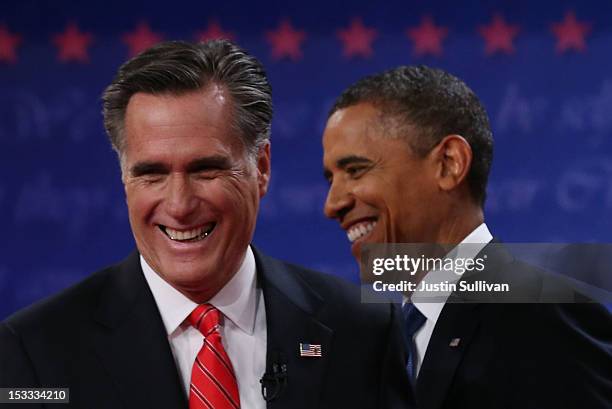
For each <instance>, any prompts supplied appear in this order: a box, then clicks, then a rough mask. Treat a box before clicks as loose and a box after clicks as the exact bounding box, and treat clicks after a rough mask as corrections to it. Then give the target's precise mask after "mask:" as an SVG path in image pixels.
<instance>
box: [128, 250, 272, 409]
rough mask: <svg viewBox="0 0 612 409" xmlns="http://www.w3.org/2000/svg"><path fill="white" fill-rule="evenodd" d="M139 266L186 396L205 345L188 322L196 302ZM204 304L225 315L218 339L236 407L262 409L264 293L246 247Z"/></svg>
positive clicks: (146, 268) (147, 268)
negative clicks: (231, 274)
mask: <svg viewBox="0 0 612 409" xmlns="http://www.w3.org/2000/svg"><path fill="white" fill-rule="evenodd" d="M140 265H141V266H142V271H143V272H144V276H145V278H146V280H147V283H148V284H149V287H150V288H151V292H152V293H153V297H154V298H155V302H156V303H157V308H158V309H159V312H160V314H161V318H162V321H163V323H164V326H165V327H166V332H167V333H168V342H169V343H170V347H171V349H172V354H173V355H174V360H175V362H176V365H177V368H178V370H179V374H180V377H181V381H182V383H183V387H184V388H185V393H186V395H187V396H189V387H190V383H191V369H192V367H193V363H194V362H195V358H196V355H197V354H198V352H199V351H200V349H201V348H202V344H203V342H204V337H203V336H202V334H201V333H200V331H198V330H197V329H195V328H194V327H192V326H191V325H190V324H189V321H187V317H188V316H189V314H191V312H192V311H193V309H194V308H195V307H197V304H196V303H194V302H193V301H191V300H190V299H189V298H187V297H185V296H184V295H183V294H182V293H180V292H179V291H178V290H176V289H175V288H174V287H172V286H171V285H170V284H168V283H167V282H166V281H165V280H163V279H162V278H161V277H160V276H159V275H158V274H156V273H155V271H153V269H152V268H151V267H150V266H149V265H148V264H147V262H146V261H145V260H144V258H143V257H142V256H140ZM208 303H209V304H212V305H213V306H215V307H216V308H217V309H218V310H219V311H220V312H221V313H222V314H223V316H224V319H223V320H222V321H223V322H222V326H221V328H220V334H221V340H222V343H223V347H224V348H225V350H226V352H227V355H228V356H229V358H230V360H231V361H232V366H233V367H234V372H235V374H236V378H237V382H238V392H239V394H240V406H241V407H242V408H245V409H250V408H254V409H265V407H266V402H265V400H264V399H263V397H262V395H261V385H260V383H259V380H260V379H261V377H262V376H263V374H264V372H265V370H266V342H267V334H266V311H265V306H264V300H263V293H262V291H261V288H258V287H257V275H256V271H255V257H254V255H253V251H252V250H251V248H250V247H249V248H247V252H246V255H245V257H244V261H243V263H242V265H241V266H240V269H239V270H238V271H237V272H236V274H235V275H234V277H232V279H231V280H230V281H229V282H228V283H227V284H226V285H225V286H224V287H223V288H222V289H221V290H220V291H219V292H218V293H217V294H216V295H215V296H214V297H213V298H211V299H210V301H209V302H208Z"/></svg>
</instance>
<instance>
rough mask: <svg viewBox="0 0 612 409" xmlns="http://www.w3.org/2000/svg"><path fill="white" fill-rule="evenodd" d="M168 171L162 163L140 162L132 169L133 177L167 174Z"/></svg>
mask: <svg viewBox="0 0 612 409" xmlns="http://www.w3.org/2000/svg"><path fill="white" fill-rule="evenodd" d="M167 172H168V169H167V167H166V166H164V165H163V164H162V163H160V162H138V163H136V164H134V166H132V168H131V169H130V174H131V175H132V176H133V177H138V176H142V175H151V174H162V173H167Z"/></svg>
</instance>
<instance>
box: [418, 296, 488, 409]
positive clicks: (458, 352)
mask: <svg viewBox="0 0 612 409" xmlns="http://www.w3.org/2000/svg"><path fill="white" fill-rule="evenodd" d="M478 307H479V305H478V304H453V303H447V304H446V305H445V306H444V308H443V309H442V312H441V314H440V317H439V318H438V321H437V323H436V327H435V328H434V332H433V334H432V336H431V339H430V341H429V344H428V346H427V351H426V353H425V358H424V360H423V364H422V366H421V369H420V371H419V375H418V377H417V384H416V396H417V401H418V407H420V408H424V409H438V408H440V407H441V406H442V404H443V402H444V399H445V398H446V395H447V393H448V389H449V388H450V386H451V383H452V380H453V375H454V374H455V371H456V369H457V366H458V365H459V363H460V361H461V358H462V357H463V354H464V353H465V351H466V349H467V346H468V345H469V343H470V342H471V340H472V337H473V335H474V333H475V332H476V329H477V328H478V324H479V316H478V313H477V309H478Z"/></svg>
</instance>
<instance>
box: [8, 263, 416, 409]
mask: <svg viewBox="0 0 612 409" xmlns="http://www.w3.org/2000/svg"><path fill="white" fill-rule="evenodd" d="M255 258H256V263H257V271H258V283H259V285H261V286H262V290H263V294H264V300H265V307H266V317H267V337H268V338H267V366H268V371H270V370H271V365H272V363H273V362H271V361H273V360H275V359H282V360H283V361H284V363H286V369H287V370H286V375H287V384H286V386H285V387H284V388H282V390H281V391H280V393H279V396H278V397H277V399H276V400H274V401H272V402H269V403H268V408H283V409H284V408H304V409H312V408H330V409H331V408H334V409H336V408H344V407H346V408H349V407H350V408H376V409H378V408H387V407H389V408H391V407H393V408H405V407H408V406H409V403H408V402H409V401H410V400H411V396H410V390H409V387H408V386H407V385H408V383H407V382H408V380H407V377H406V375H405V372H404V368H403V362H404V357H402V356H401V355H400V354H401V353H402V352H401V349H402V348H401V342H402V341H401V334H400V332H399V327H398V324H397V322H398V321H397V317H396V310H395V307H393V306H391V305H389V304H386V305H374V304H362V303H360V295H359V291H358V289H357V288H356V287H354V286H352V285H350V284H347V283H345V282H343V281H341V280H339V279H337V278H334V277H332V276H328V275H324V274H321V273H317V272H313V271H308V270H305V269H303V268H300V267H297V266H293V265H289V264H286V263H283V262H280V261H278V260H275V259H272V258H269V257H266V256H264V255H262V254H261V253H259V252H257V251H255ZM299 343H312V344H320V345H321V347H322V355H323V356H322V357H321V358H314V357H310V358H305V357H302V358H301V357H300V356H299ZM279 356H282V358H278V357H279ZM9 386H10V387H15V386H16V387H40V386H45V387H69V388H70V405H69V406H66V405H62V406H61V407H72V408H84V409H85V408H86V409H96V408H113V409H115V408H126V409H127V408H130V409H132V408H147V409H152V408H160V409H161V408H164V409H168V408H186V407H187V402H186V398H185V396H184V391H183V388H182V387H181V383H180V380H179V376H178V372H177V369H176V366H175V362H174V359H173V356H172V353H171V350H170V347H169V343H168V341H167V335H166V331H165V329H164V326H163V323H162V321H161V318H160V315H159V312H158V310H157V306H156V304H155V301H154V299H153V296H152V294H151V292H150V290H149V287H148V286H147V284H146V281H145V279H144V276H143V274H142V271H141V268H140V263H139V259H138V254H137V253H136V252H134V253H133V254H131V255H130V256H129V257H128V258H127V259H126V260H125V261H124V262H122V263H120V264H118V265H116V266H113V267H110V268H107V269H105V270H102V271H99V272H97V273H95V274H93V275H92V276H90V277H89V278H87V279H86V280H84V281H83V282H81V283H80V284H77V285H76V286H75V287H73V288H70V289H68V290H66V291H64V292H63V293H61V294H59V295H57V296H55V297H52V298H50V299H48V300H45V301H43V302H40V303H38V304H36V305H34V306H32V307H29V308H27V309H25V310H23V311H21V312H18V313H16V314H15V315H13V316H12V317H9V318H8V319H7V320H5V321H4V322H3V323H2V324H1V325H0V387H9ZM26 407H27V405H25V404H22V405H20V406H19V408H23V409H25V408H26ZM31 407H39V406H35V405H32V406H31ZM244 407H245V408H248V404H246V405H244Z"/></svg>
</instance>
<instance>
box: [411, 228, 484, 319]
mask: <svg viewBox="0 0 612 409" xmlns="http://www.w3.org/2000/svg"><path fill="white" fill-rule="evenodd" d="M491 240H493V236H492V235H491V232H490V231H489V229H488V227H487V225H486V224H485V223H482V224H481V225H480V226H478V227H476V228H475V229H474V230H473V231H472V232H471V233H470V234H468V235H467V236H466V237H465V238H464V239H463V240H462V241H461V243H459V244H466V243H469V244H480V245H477V246H476V245H475V246H459V247H458V248H457V247H456V249H458V251H457V254H455V255H453V257H454V258H459V257H460V258H464V259H468V258H474V257H476V255H478V253H479V252H480V251H481V250H482V249H483V248H484V247H485V246H486V245H487V244H488V243H489V242H490V241H491ZM453 251H454V249H453V250H451V253H452V252H453ZM441 274H444V277H443V278H442V277H441ZM459 278H461V276H460V275H459V274H455V273H454V272H438V271H431V272H429V273H427V274H426V275H425V277H423V280H422V281H425V282H436V283H439V282H441V281H443V279H446V280H448V281H449V282H451V283H452V282H456V281H458V280H459ZM419 288H420V286H419ZM419 292H420V291H419V290H418V289H417V291H415V292H414V294H413V295H412V299H413V304H414V306H415V307H416V308H417V309H418V310H419V311H420V312H421V313H422V314H423V315H424V316H425V317H426V318H427V320H430V321H433V322H436V321H437V320H438V317H439V316H440V313H441V312H442V308H444V304H445V302H446V300H447V299H448V297H449V296H450V292H449V293H445V294H443V293H439V294H437V296H441V298H443V299H440V300H439V302H431V301H429V302H428V301H418V299H419V295H418V293H419ZM421 299H424V300H426V299H427V297H424V298H421Z"/></svg>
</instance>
